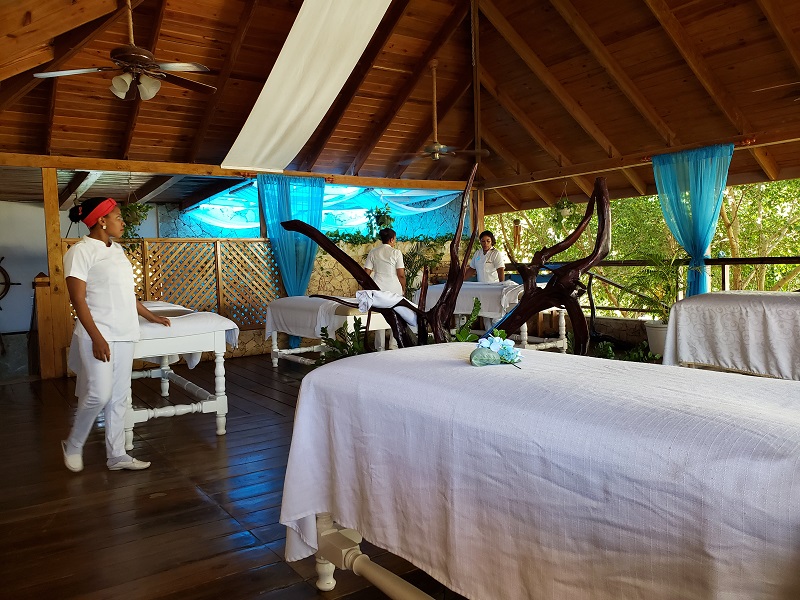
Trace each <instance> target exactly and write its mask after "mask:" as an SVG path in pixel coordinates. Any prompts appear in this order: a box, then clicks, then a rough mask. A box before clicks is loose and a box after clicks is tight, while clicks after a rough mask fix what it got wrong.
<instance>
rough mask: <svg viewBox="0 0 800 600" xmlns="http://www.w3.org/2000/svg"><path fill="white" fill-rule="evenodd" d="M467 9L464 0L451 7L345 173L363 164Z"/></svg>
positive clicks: (351, 171)
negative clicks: (440, 26)
mask: <svg viewBox="0 0 800 600" xmlns="http://www.w3.org/2000/svg"><path fill="white" fill-rule="evenodd" d="M468 9H469V5H468V4H466V3H464V2H460V3H459V4H457V5H456V7H455V8H454V9H453V12H452V13H451V14H450V16H449V17H448V18H447V21H446V22H445V24H444V26H443V27H442V28H441V29H440V30H439V31H438V32H437V34H436V36H435V37H434V38H433V40H431V43H430V44H429V45H428V47H427V49H426V50H425V52H424V53H423V55H422V58H420V60H419V61H418V62H417V66H416V67H415V68H414V72H413V73H412V74H411V75H410V76H409V78H408V79H406V81H405V83H404V84H403V85H402V87H401V88H400V89H399V90H398V91H397V93H395V94H394V100H393V101H392V104H391V106H390V107H389V110H387V111H386V113H385V114H384V116H383V118H382V119H381V121H380V122H379V123H378V124H377V125H376V126H375V127H374V128H373V129H372V131H371V132H370V135H369V138H368V139H367V141H366V142H365V143H364V144H363V145H362V146H361V148H360V149H359V151H358V153H357V154H356V157H355V158H354V159H353V162H352V163H350V166H349V167H348V168H347V170H346V171H345V173H349V174H357V173H358V172H359V170H360V169H361V167H362V166H364V163H365V162H366V160H367V158H368V157H369V155H370V154H371V153H372V151H373V150H374V149H375V146H377V145H378V142H379V141H380V139H381V138H382V137H383V134H384V133H385V132H386V130H387V129H388V128H389V125H390V124H391V123H392V121H393V120H394V117H395V115H396V114H397V112H398V111H399V110H400V108H401V107H402V106H403V104H405V103H406V101H407V100H408V98H409V97H410V96H411V93H412V92H413V91H414V88H415V87H416V86H417V83H419V80H420V78H421V77H422V76H423V75H424V74H425V73H426V72H427V71H428V65H429V63H430V62H431V60H433V58H434V57H435V56H436V54H437V53H438V52H439V50H440V49H441V47H442V46H443V45H444V44H445V43H446V42H447V40H449V39H450V36H451V35H453V33H454V32H455V30H456V29H457V28H458V26H459V25H461V22H462V21H463V20H464V17H466V16H467V11H468Z"/></svg>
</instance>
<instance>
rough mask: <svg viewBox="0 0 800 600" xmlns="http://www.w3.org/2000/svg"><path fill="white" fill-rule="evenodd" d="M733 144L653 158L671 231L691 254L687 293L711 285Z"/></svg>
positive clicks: (659, 195) (657, 185)
mask: <svg viewBox="0 0 800 600" xmlns="http://www.w3.org/2000/svg"><path fill="white" fill-rule="evenodd" d="M732 156H733V144H724V145H719V146H708V147H707V148H698V149H697V150H685V151H683V152H676V153H674V154H661V155H659V156H654V157H653V172H654V173H655V179H656V189H657V190H658V197H659V199H660V200H661V211H662V212H663V213H664V219H665V220H666V222H667V226H668V227H669V230H670V231H671V232H672V235H673V236H675V239H676V240H677V241H678V243H679V244H680V245H681V246H683V248H684V249H685V250H686V252H687V253H688V254H689V257H690V261H689V274H688V276H687V278H686V279H687V292H686V294H687V296H694V295H695V294H704V293H706V292H707V291H708V290H709V288H710V285H709V284H710V280H711V278H710V275H709V271H708V267H707V266H706V261H705V259H706V258H710V257H709V255H708V251H709V246H710V245H711V240H712V239H713V238H714V231H715V230H716V228H717V219H719V209H720V207H721V206H722V193H723V192H724V191H725V182H726V180H727V178H728V167H729V166H730V164H731V157H732Z"/></svg>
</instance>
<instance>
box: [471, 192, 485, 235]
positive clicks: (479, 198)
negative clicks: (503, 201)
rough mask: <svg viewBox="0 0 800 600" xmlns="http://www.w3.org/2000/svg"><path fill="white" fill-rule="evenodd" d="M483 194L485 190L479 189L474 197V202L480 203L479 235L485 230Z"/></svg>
mask: <svg viewBox="0 0 800 600" xmlns="http://www.w3.org/2000/svg"><path fill="white" fill-rule="evenodd" d="M483 194H484V192H483V188H479V189H477V190H475V194H474V196H473V197H472V198H473V201H474V202H477V203H478V233H479V234H480V232H481V231H483V230H484V225H483V217H484V212H483Z"/></svg>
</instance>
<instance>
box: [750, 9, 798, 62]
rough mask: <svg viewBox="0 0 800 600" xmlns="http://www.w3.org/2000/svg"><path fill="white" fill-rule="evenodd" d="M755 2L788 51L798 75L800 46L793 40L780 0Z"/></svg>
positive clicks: (794, 38)
mask: <svg viewBox="0 0 800 600" xmlns="http://www.w3.org/2000/svg"><path fill="white" fill-rule="evenodd" d="M756 2H758V7H759V8H760V9H761V12H763V13H764V16H765V17H767V21H768V22H769V25H770V27H772V30H773V31H774V32H775V35H777V36H778V39H779V40H780V42H781V44H783V47H784V48H785V49H786V52H788V53H789V58H790V59H791V60H792V64H793V65H794V69H795V71H797V74H798V75H800V47H798V45H797V43H796V41H795V40H796V37H795V34H794V31H793V30H792V28H791V27H790V25H789V21H788V20H787V19H786V15H785V14H784V12H783V9H782V8H781V2H780V0H756Z"/></svg>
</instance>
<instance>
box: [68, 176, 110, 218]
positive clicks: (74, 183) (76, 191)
mask: <svg viewBox="0 0 800 600" xmlns="http://www.w3.org/2000/svg"><path fill="white" fill-rule="evenodd" d="M102 174H103V172H102V171H78V172H76V173H75V174H74V175H73V176H72V179H70V180H69V183H67V186H66V187H65V188H64V190H63V191H61V192H59V194H58V205H59V207H60V209H61V210H67V209H68V208H71V207H72V206H73V205H74V204H75V203H76V202H77V201H78V200H80V199H81V198H82V197H83V195H84V194H85V193H86V192H87V191H89V188H90V187H92V186H93V185H94V182H95V181H97V180H98V179H100V176H101V175H102Z"/></svg>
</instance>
